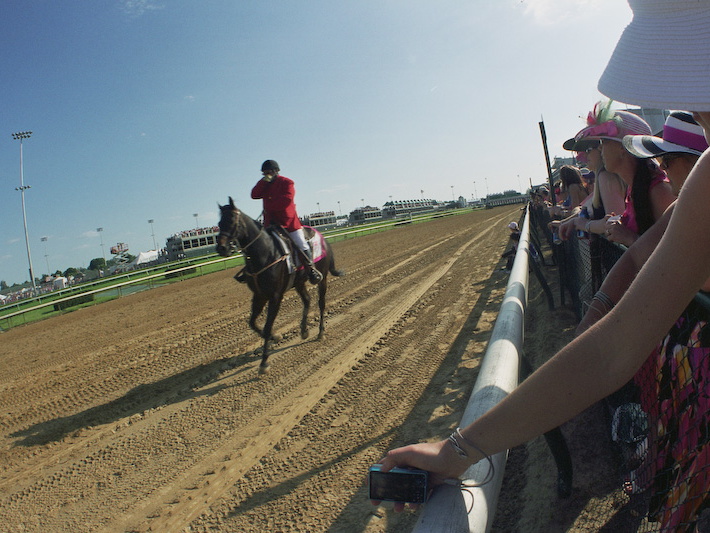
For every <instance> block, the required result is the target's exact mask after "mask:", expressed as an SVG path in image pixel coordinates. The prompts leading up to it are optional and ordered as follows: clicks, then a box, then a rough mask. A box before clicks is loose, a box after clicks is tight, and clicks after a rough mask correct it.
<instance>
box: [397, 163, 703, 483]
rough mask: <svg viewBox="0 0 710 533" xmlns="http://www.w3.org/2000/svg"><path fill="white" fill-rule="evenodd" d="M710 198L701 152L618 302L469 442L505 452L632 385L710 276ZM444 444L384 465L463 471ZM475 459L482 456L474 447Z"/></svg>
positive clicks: (473, 430) (472, 429) (403, 453)
mask: <svg viewBox="0 0 710 533" xmlns="http://www.w3.org/2000/svg"><path fill="white" fill-rule="evenodd" d="M708 202H710V158H709V157H701V159H700V161H699V162H698V164H697V165H696V167H695V168H694V169H693V171H692V172H691V174H690V176H689V178H688V180H687V181H686V183H685V185H684V188H683V191H682V193H681V195H680V198H679V199H678V203H677V204H676V207H675V210H674V212H673V215H672V216H671V218H670V221H669V224H668V228H667V230H666V232H665V234H664V235H663V237H662V238H661V240H660V242H659V244H658V247H657V248H656V249H655V250H654V251H653V253H652V254H651V255H650V257H649V259H648V261H647V262H646V264H645V265H644V266H643V268H642V269H641V271H640V272H639V274H638V276H637V277H636V279H635V280H634V281H633V283H632V284H631V286H630V287H629V289H628V291H627V292H626V293H625V294H624V296H623V297H622V298H621V300H620V301H619V303H618V304H617V305H616V307H614V309H613V310H612V311H611V312H610V313H609V314H608V315H607V316H606V317H604V318H603V319H602V320H600V321H599V322H598V323H597V324H595V325H594V326H592V327H591V328H589V329H588V330H587V331H586V332H584V333H583V334H582V335H580V336H579V337H577V338H576V339H575V340H573V341H572V342H571V343H570V344H568V345H567V346H566V347H565V348H563V349H562V350H561V351H560V352H558V353H557V355H555V356H554V357H553V358H552V359H550V360H549V361H548V362H547V363H546V364H544V365H543V366H542V367H541V368H540V369H539V370H537V371H536V372H535V373H533V374H532V375H531V376H530V377H529V378H527V379H526V380H525V381H523V383H522V384H521V385H520V386H519V387H518V388H517V389H516V390H514V391H513V392H512V393H511V394H510V395H508V396H507V397H506V398H505V399H504V400H503V401H502V402H501V403H500V404H498V405H497V406H496V407H494V408H493V409H491V410H490V411H489V412H488V413H486V414H485V415H483V416H482V417H481V418H479V419H478V420H476V421H475V422H473V423H472V424H470V425H468V426H467V427H466V428H464V429H463V430H462V433H463V435H464V437H465V438H466V440H468V441H470V442H473V443H475V444H476V445H477V446H478V447H480V448H481V449H482V450H484V451H485V452H487V453H489V454H494V453H498V452H501V451H504V450H506V449H508V448H512V447H514V446H517V445H519V444H521V443H523V442H525V441H527V440H530V439H531V438H533V437H536V436H538V435H540V434H542V433H544V432H545V431H548V430H550V429H552V428H554V427H556V426H558V425H560V424H561V423H563V422H565V421H567V420H569V419H570V418H572V417H573V416H575V415H576V414H578V413H579V412H581V411H582V410H584V409H586V408H587V407H589V406H590V405H592V404H593V403H594V402H596V401H598V400H600V399H602V398H604V397H605V396H607V395H608V394H610V393H611V392H613V391H615V390H617V389H619V388H620V387H621V386H622V385H623V384H624V383H626V382H627V381H628V380H629V379H630V378H631V377H632V376H633V375H634V373H635V372H636V371H637V370H638V368H639V367H640V366H641V365H642V364H643V362H644V361H645V359H646V358H647V357H648V354H649V353H650V352H651V350H652V349H653V347H654V346H655V345H656V344H657V343H658V341H659V340H660V339H661V338H662V336H663V335H664V334H665V332H667V331H668V329H669V328H670V327H671V325H672V324H673V322H674V321H675V320H676V319H677V317H678V316H679V315H680V314H681V312H682V311H683V309H684V308H685V307H686V305H687V304H688V302H690V301H691V299H692V298H693V296H694V294H695V293H696V292H697V291H698V289H699V288H700V287H701V286H702V284H703V282H704V281H705V280H706V279H707V278H708V277H710V230H708V228H706V227H705V226H702V225H701V226H699V225H698V221H700V220H704V217H705V216H706V214H707V205H708ZM445 444H446V441H441V442H440V443H435V444H427V445H415V446H409V447H406V448H401V449H399V450H393V451H391V452H389V453H388V454H387V457H386V458H385V459H384V460H383V462H384V464H385V467H386V468H391V467H394V466H396V465H402V464H408V465H410V466H415V467H419V468H423V469H425V470H429V471H431V472H434V473H435V474H436V476H435V479H440V478H441V476H458V475H460V474H461V473H463V472H464V471H465V468H466V465H461V464H460V462H456V461H453V460H451V459H450V458H451V450H446V449H445V448H447V446H446V445H445ZM418 446H422V447H421V448H418ZM448 448H451V446H448ZM469 456H470V458H471V460H472V461H477V460H479V459H480V458H481V454H480V453H476V452H475V451H473V450H471V452H470V453H469Z"/></svg>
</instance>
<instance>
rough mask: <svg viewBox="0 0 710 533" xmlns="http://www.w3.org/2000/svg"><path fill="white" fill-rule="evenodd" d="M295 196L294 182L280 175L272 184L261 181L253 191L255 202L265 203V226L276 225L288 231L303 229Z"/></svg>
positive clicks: (252, 195)
mask: <svg viewBox="0 0 710 533" xmlns="http://www.w3.org/2000/svg"><path fill="white" fill-rule="evenodd" d="M295 196H296V189H295V187H294V186H293V180H291V179H289V178H287V177H286V176H281V175H280V174H279V175H278V176H276V177H275V178H274V180H273V181H271V182H268V181H264V180H259V181H258V182H257V183H256V185H254V188H253V189H252V190H251V197H252V198H253V199H254V200H259V199H262V200H263V201H264V225H265V226H270V225H272V224H276V225H279V226H283V227H284V228H286V229H287V230H288V231H296V230H297V229H299V228H301V227H303V226H302V225H301V221H300V220H299V219H298V215H297V214H296V204H295V203H294V201H293V199H294V197H295Z"/></svg>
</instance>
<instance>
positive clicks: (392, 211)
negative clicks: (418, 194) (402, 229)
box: [382, 200, 439, 218]
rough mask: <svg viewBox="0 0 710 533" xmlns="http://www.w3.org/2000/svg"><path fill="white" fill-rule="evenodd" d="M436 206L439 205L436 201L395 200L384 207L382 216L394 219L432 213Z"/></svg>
mask: <svg viewBox="0 0 710 533" xmlns="http://www.w3.org/2000/svg"><path fill="white" fill-rule="evenodd" d="M438 206H439V203H438V202H437V201H436V200H395V201H394V202H387V203H386V204H385V205H384V207H383V208H382V214H383V216H384V217H385V218H396V217H399V216H407V215H410V214H413V213H421V212H423V211H433V210H434V209H436V208H437V207H438Z"/></svg>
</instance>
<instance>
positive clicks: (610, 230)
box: [606, 218, 639, 247]
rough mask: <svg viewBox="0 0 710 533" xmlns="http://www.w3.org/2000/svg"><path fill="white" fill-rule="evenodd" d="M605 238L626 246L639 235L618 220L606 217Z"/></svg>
mask: <svg viewBox="0 0 710 533" xmlns="http://www.w3.org/2000/svg"><path fill="white" fill-rule="evenodd" d="M606 238H607V239H608V240H610V241H611V242H618V243H619V244H623V245H624V246H627V247H628V246H631V245H632V244H633V243H634V242H635V241H636V239H638V238H639V236H638V234H637V233H634V232H633V231H631V230H630V229H629V228H627V227H626V226H624V225H623V224H622V223H621V222H620V221H619V220H614V219H609V218H607V221H606Z"/></svg>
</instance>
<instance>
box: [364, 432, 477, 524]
mask: <svg viewBox="0 0 710 533" xmlns="http://www.w3.org/2000/svg"><path fill="white" fill-rule="evenodd" d="M447 442H448V441H446V440H442V441H439V442H422V443H419V444H410V445H409V446H404V447H402V448H397V449H394V450H390V451H389V452H387V455H385V457H384V458H383V459H382V460H381V461H379V462H380V464H381V465H382V471H384V472H387V471H389V470H391V469H392V468H394V467H396V466H400V467H412V468H419V469H420V470H426V471H427V472H429V473H430V476H429V483H430V484H432V485H441V484H442V483H444V482H445V480H447V479H458V477H459V476H460V475H462V474H463V473H464V472H465V471H466V470H467V469H468V467H469V466H471V464H472V463H471V461H469V460H467V459H466V458H463V457H461V456H460V455H458V454H457V453H456V451H455V450H454V448H453V447H452V446H451V445H450V444H448V443H447ZM371 501H372V504H373V505H379V504H380V502H379V501H375V500H371ZM403 509H404V503H401V502H396V503H395V504H394V510H395V512H401V511H402V510H403Z"/></svg>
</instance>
